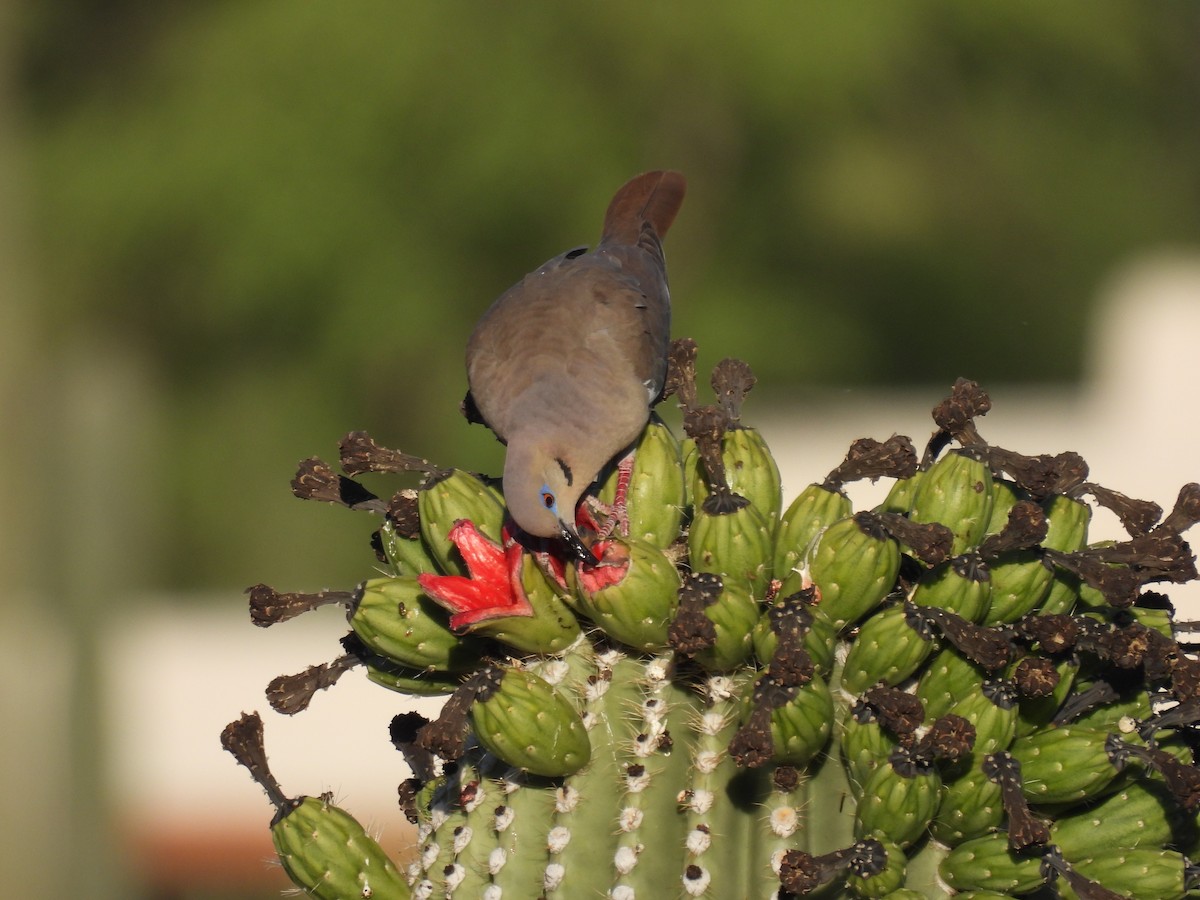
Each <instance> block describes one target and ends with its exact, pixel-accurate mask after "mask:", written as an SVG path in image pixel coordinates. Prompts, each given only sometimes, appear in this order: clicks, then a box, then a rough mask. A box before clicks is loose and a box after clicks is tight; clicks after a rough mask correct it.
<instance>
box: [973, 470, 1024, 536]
mask: <svg viewBox="0 0 1200 900" xmlns="http://www.w3.org/2000/svg"><path fill="white" fill-rule="evenodd" d="M1025 498H1026V493H1025V491H1023V490H1022V489H1021V488H1020V487H1018V486H1017V484H1016V483H1015V482H1012V481H1009V480H1008V479H1007V478H996V477H994V476H993V478H992V514H991V516H989V517H988V523H987V527H986V528H984V530H983V533H984V534H999V533H1000V532H1001V531H1003V530H1004V526H1006V525H1007V524H1008V514H1009V513H1010V512H1012V508H1013V507H1014V506H1016V505H1017V504H1018V503H1020V502H1021V501H1022V500H1024V499H1025Z"/></svg>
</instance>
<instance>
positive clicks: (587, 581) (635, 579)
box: [568, 539, 680, 651]
mask: <svg viewBox="0 0 1200 900" xmlns="http://www.w3.org/2000/svg"><path fill="white" fill-rule="evenodd" d="M592 550H593V552H598V553H600V554H601V557H602V558H601V559H600V561H599V562H598V563H595V564H591V563H585V564H584V565H583V566H582V567H578V566H574V567H571V568H570V569H569V570H568V574H569V580H570V582H571V585H572V588H573V591H574V597H575V600H574V603H575V608H576V610H577V611H578V612H581V613H582V614H583V615H585V616H587V617H588V618H589V619H591V620H592V621H593V622H595V623H596V624H597V625H599V626H600V627H601V628H602V629H604V632H605V633H606V634H607V635H608V636H609V637H611V638H613V639H614V640H617V641H620V642H621V643H623V644H628V645H629V646H630V647H634V648H636V649H638V650H643V651H651V650H662V649H665V648H666V647H667V643H668V641H667V632H668V629H669V627H670V624H671V620H672V618H674V616H675V609H676V606H677V604H678V602H679V586H680V578H679V572H678V571H677V570H676V568H675V565H674V563H672V562H671V560H670V558H668V557H667V556H666V555H665V554H664V553H663V551H662V550H660V549H659V548H657V547H655V546H654V545H652V544H648V543H646V542H645V541H639V540H618V539H612V540H609V541H603V542H600V543H598V544H596V546H594V547H593V548H592Z"/></svg>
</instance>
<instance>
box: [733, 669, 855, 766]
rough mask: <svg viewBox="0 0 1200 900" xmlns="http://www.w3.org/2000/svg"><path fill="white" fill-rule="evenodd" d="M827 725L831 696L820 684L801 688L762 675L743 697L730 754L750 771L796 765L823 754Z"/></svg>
mask: <svg viewBox="0 0 1200 900" xmlns="http://www.w3.org/2000/svg"><path fill="white" fill-rule="evenodd" d="M832 722H833V695H832V694H831V693H830V692H829V685H828V684H826V683H825V679H823V678H821V677H820V676H813V677H812V679H811V680H809V681H808V682H807V683H805V684H802V685H796V684H791V685H783V684H780V683H777V682H776V681H775V680H774V679H773V677H772V675H771V672H770V671H769V670H768V671H767V672H764V673H763V674H762V675H760V676H759V677H758V678H757V679H756V680H755V681H754V683H753V685H752V689H751V690H750V691H748V692H747V694H746V697H745V702H744V704H743V708H742V715H741V730H739V732H738V734H737V736H736V737H735V739H734V743H733V745H732V746H731V753H732V754H733V755H734V757H735V758H737V759H738V760H739V763H740V764H742V765H747V766H751V767H757V766H758V765H762V764H763V763H765V762H767V761H768V760H769V761H770V762H773V763H775V764H777V765H787V766H800V765H803V764H804V763H806V762H808V761H809V760H810V759H812V758H813V757H814V756H816V755H817V754H818V753H820V752H821V750H822V749H824V747H825V745H826V743H828V741H829V734H830V731H831V730H832ZM764 726H765V729H764ZM768 735H769V738H770V740H769V747H770V749H769V750H767V749H766V745H767V743H768V742H767V740H766V739H767V737H768ZM747 748H749V749H747Z"/></svg>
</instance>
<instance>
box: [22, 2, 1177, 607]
mask: <svg viewBox="0 0 1200 900" xmlns="http://www.w3.org/2000/svg"><path fill="white" fill-rule="evenodd" d="M25 12H26V16H27V22H26V23H25V25H26V27H25V29H24V44H23V47H22V48H21V49H22V54H21V61H20V66H21V68H20V89H21V96H22V98H23V101H24V107H25V113H26V116H27V121H26V127H27V130H28V137H29V140H30V142H31V146H32V158H33V166H34V173H33V174H34V176H35V178H36V185H37V187H36V195H35V202H36V210H37V221H36V223H35V224H36V228H37V236H38V263H39V268H38V271H39V276H40V279H41V291H40V294H39V303H40V305H41V310H40V312H41V321H42V325H43V332H42V338H43V340H44V341H46V342H47V344H58V345H64V344H65V345H71V343H72V342H73V341H76V340H83V341H84V343H85V344H91V343H94V342H96V341H97V340H103V341H105V342H106V343H107V344H108V346H109V347H110V348H115V349H116V352H117V353H118V354H119V355H121V356H130V357H133V358H136V359H137V360H138V363H139V365H142V366H144V368H145V373H146V374H147V376H148V377H149V378H151V379H152V380H153V382H154V383H156V384H158V385H161V387H162V390H163V393H162V395H161V396H162V397H163V401H162V408H161V410H160V417H159V419H158V420H157V422H156V429H157V431H156V436H155V440H156V441H157V446H158V448H159V450H160V454H161V459H162V460H165V461H166V463H165V464H163V465H162V466H161V467H160V468H159V469H158V471H156V472H155V473H153V477H154V478H156V479H157V482H156V484H157V491H156V493H157V494H158V495H159V496H161V497H162V498H164V500H165V502H164V504H163V508H162V510H160V515H163V516H166V517H167V518H166V519H164V522H165V521H169V528H164V529H161V530H160V529H150V531H151V532H153V533H152V534H151V535H149V536H148V539H149V540H151V541H154V542H155V544H156V545H155V550H156V553H155V554H154V556H155V558H156V559H157V560H158V562H157V563H156V566H157V569H156V571H155V573H154V574H153V576H152V581H153V582H156V583H158V584H163V585H170V586H183V587H197V586H220V587H227V586H230V585H237V584H243V583H248V582H249V581H251V580H255V579H257V578H259V577H262V576H264V575H267V576H269V575H270V572H267V573H264V572H262V566H263V559H264V550H269V548H275V550H276V553H277V554H279V555H278V556H277V557H276V559H277V560H278V562H277V563H276V566H277V568H278V571H279V572H284V571H285V566H286V574H287V575H288V576H289V577H291V578H294V579H296V582H297V583H300V582H303V581H305V580H306V579H309V580H311V579H314V578H316V579H328V578H329V577H330V574H331V571H332V572H337V571H339V570H338V568H337V565H338V563H337V562H335V561H331V559H330V558H321V556H320V554H314V553H312V552H311V550H312V548H313V547H315V546H320V545H321V544H320V541H322V540H328V541H330V542H331V557H332V558H333V560H337V559H338V558H339V553H340V552H341V550H342V549H345V552H346V554H347V556H345V557H343V563H342V564H343V565H344V566H345V568H344V569H342V570H341V571H345V572H346V573H349V572H351V571H359V570H358V569H357V568H353V567H355V566H357V565H359V564H360V563H361V555H360V553H361V551H360V550H359V549H358V547H357V546H355V545H354V544H353V542H351V541H346V543H345V544H344V545H343V544H342V543H341V541H343V540H346V539H345V538H344V537H343V538H334V537H332V536H331V535H332V532H329V533H326V532H323V531H321V529H322V528H323V527H325V523H326V522H327V521H328V520H329V519H330V518H333V519H335V520H336V523H335V524H334V525H331V526H329V527H331V528H338V529H340V530H344V529H343V526H344V522H343V521H342V520H341V519H340V518H339V517H337V516H332V517H330V516H329V515H322V514H320V513H314V514H312V515H311V517H310V516H309V515H308V514H307V511H303V512H302V511H298V510H296V509H295V507H294V505H293V504H291V503H289V502H288V498H287V497H286V490H285V487H284V485H285V481H286V478H287V475H288V474H289V472H290V470H291V466H292V464H293V463H294V462H295V461H296V459H298V458H299V457H301V456H304V455H308V454H312V453H321V454H329V453H331V452H332V449H331V448H332V444H333V442H334V441H335V440H336V439H337V438H338V437H339V436H340V435H341V434H342V433H343V432H344V431H346V430H348V429H351V428H367V429H368V430H370V431H372V433H374V434H376V435H377V437H378V438H379V439H380V440H381V441H384V442H387V443H390V444H392V445H395V446H400V447H403V448H405V449H408V450H410V451H412V452H417V453H422V454H427V455H430V456H433V457H435V458H437V459H438V460H441V461H444V462H446V463H452V464H461V465H466V466H474V467H476V468H491V469H494V468H495V467H496V464H497V461H498V459H499V448H498V447H495V446H494V445H493V443H492V442H491V440H490V437H489V436H488V435H487V434H486V433H485V432H484V431H483V429H481V428H468V427H467V426H466V425H465V424H464V423H463V422H462V421H461V420H460V419H459V418H458V417H457V414H456V413H455V412H454V410H455V409H456V406H457V403H458V401H459V399H460V398H461V395H462V393H463V390H464V387H465V378H464V375H463V372H462V348H463V345H464V342H465V339H466V336H467V334H468V333H469V330H470V328H471V325H472V323H473V321H474V319H475V318H476V317H477V316H478V315H479V313H480V312H481V311H482V310H483V309H484V308H486V306H487V304H488V303H489V302H490V301H491V300H492V298H493V297H494V296H496V295H498V294H499V293H500V292H501V291H502V290H503V289H505V288H506V287H507V286H508V285H509V284H510V283H512V282H513V281H515V280H516V279H517V278H519V277H520V276H521V275H522V274H524V273H525V272H526V271H528V270H529V269H532V268H534V267H535V266H536V265H537V264H539V263H540V262H541V261H542V260H543V259H545V258H547V257H549V256H552V255H554V254H556V253H558V252H560V251H561V250H563V249H565V248H567V247H570V246H574V245H576V244H581V243H587V242H589V241H593V242H594V240H595V239H596V237H597V233H598V229H599V225H600V216H601V213H602V211H603V209H604V205H605V203H606V202H607V199H608V197H609V195H610V194H611V192H612V191H613V189H614V188H615V187H616V186H617V185H618V184H620V183H621V182H622V181H623V180H624V179H625V178H626V177H627V176H629V175H632V174H634V173H635V172H637V171H641V170H644V169H647V168H652V167H661V166H670V167H675V168H679V169H682V170H683V171H684V172H685V173H686V174H687V175H688V177H689V179H690V183H691V193H690V195H689V198H688V202H687V205H686V206H685V208H684V212H683V214H682V215H681V217H680V220H679V222H678V224H677V228H676V230H675V231H674V232H673V233H672V235H671V238H670V240H669V242H668V253H669V257H670V264H671V272H672V286H673V293H674V296H675V301H676V302H675V309H676V317H675V322H676V324H675V329H674V330H675V333H677V334H689V335H692V336H694V337H696V338H697V339H698V340H699V341H700V345H701V348H702V351H704V352H705V353H706V355H707V356H710V357H711V359H710V361H715V360H716V359H718V358H720V357H721V356H725V355H737V356H741V357H743V358H745V359H747V360H748V361H750V362H751V363H752V364H753V365H754V367H755V369H756V371H757V372H758V373H759V374H760V376H761V378H762V380H763V382H764V383H765V384H768V385H770V386H771V387H772V388H773V389H774V391H775V393H776V395H777V396H786V391H787V390H788V389H790V388H792V387H793V386H814V385H816V386H831V385H865V384H870V383H877V382H886V383H889V384H897V383H935V384H938V385H942V384H947V383H949V382H950V381H951V380H952V379H953V378H954V377H955V376H957V375H960V374H966V375H969V376H971V377H974V378H976V379H980V380H983V381H985V382H992V383H994V382H1000V381H1035V382H1044V381H1065V380H1070V379H1074V378H1076V377H1077V376H1078V374H1079V368H1080V360H1081V346H1082V340H1083V338H1084V336H1085V333H1086V328H1087V319H1088V308H1089V307H1088V304H1089V300H1090V299H1091V298H1092V296H1093V294H1094V289H1095V287H1096V285H1097V283H1098V281H1099V280H1101V279H1102V278H1103V276H1104V275H1105V274H1107V272H1108V271H1109V270H1110V268H1111V267H1112V266H1113V265H1114V264H1116V263H1118V262H1120V261H1121V260H1122V259H1123V258H1124V257H1125V256H1126V255H1127V254H1129V253H1131V252H1134V251H1136V250H1138V249H1140V248H1144V247H1146V246H1147V245H1162V244H1172V243H1180V242H1194V240H1195V238H1196V236H1197V234H1198V233H1200V202H1198V201H1200V166H1198V165H1197V152H1198V148H1200V116H1198V115H1197V110H1200V53H1197V47H1198V46H1200V7H1198V6H1196V5H1195V4H1187V3H1163V4H1155V5H1153V6H1146V5H1145V4H1142V3H1139V2H1136V0H1133V2H1106V3H1087V4H1083V3H1075V2H1068V3H1053V4H1045V3H1034V2H1017V3H1009V2H1006V3H999V2H985V3H973V4H950V3H943V2H906V3H889V4H867V3H859V2H848V3H791V4H780V3H761V2H749V3H739V4H705V5H692V4H682V3H662V4H647V3H637V2H623V0H620V2H605V3H597V4H553V5H547V4H541V3H529V4H486V3H446V4H418V3H401V4H397V3H394V2H391V3H389V2H379V0H347V2H343V3H339V4H337V5H329V4H319V3H318V4H296V3H292V2H283V0H254V2H237V3H233V2H220V0H209V2H203V3H187V4H184V3H158V4H149V5H147V4H143V3H137V2H133V0H119V2H105V3H100V2H96V0H60V2H57V3H54V4H27V8H26V11H25ZM81 346H82V345H81ZM310 519H311V521H310ZM317 519H320V520H321V521H320V522H317V521H316V520H317ZM168 538H169V539H168ZM288 547H293V548H294V547H303V548H305V550H304V552H303V553H302V554H299V555H298V556H299V557H300V558H297V556H294V555H293V554H291V553H287V552H286V548H288Z"/></svg>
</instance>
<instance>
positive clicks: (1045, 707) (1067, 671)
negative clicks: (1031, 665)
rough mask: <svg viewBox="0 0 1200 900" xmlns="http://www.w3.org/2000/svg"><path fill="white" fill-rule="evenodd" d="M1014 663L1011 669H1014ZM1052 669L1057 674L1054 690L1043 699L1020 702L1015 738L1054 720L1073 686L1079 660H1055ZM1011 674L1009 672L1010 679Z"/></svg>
mask: <svg viewBox="0 0 1200 900" xmlns="http://www.w3.org/2000/svg"><path fill="white" fill-rule="evenodd" d="M1015 666H1016V663H1014V665H1013V668H1015ZM1054 668H1055V670H1056V671H1057V672H1058V684H1056V685H1055V686H1054V690H1053V691H1051V692H1050V693H1049V694H1047V695H1046V696H1044V697H1032V698H1029V697H1026V698H1023V699H1022V700H1021V703H1020V705H1019V707H1018V709H1019V712H1018V715H1017V737H1024V736H1025V735H1027V734H1029V733H1030V732H1032V731H1036V730H1037V729H1039V728H1044V727H1045V726H1047V725H1049V724H1050V722H1051V721H1052V720H1053V719H1054V716H1055V714H1056V713H1057V712H1058V710H1059V708H1060V707H1061V706H1062V704H1063V701H1064V700H1065V699H1066V698H1067V695H1068V694H1070V693H1071V690H1072V688H1073V686H1074V684H1075V676H1076V675H1077V674H1078V673H1079V660H1078V659H1074V658H1066V659H1060V660H1057V661H1056V662H1055V663H1054ZM1011 675H1012V672H1011V671H1010V672H1009V676H1010V677H1011Z"/></svg>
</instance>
